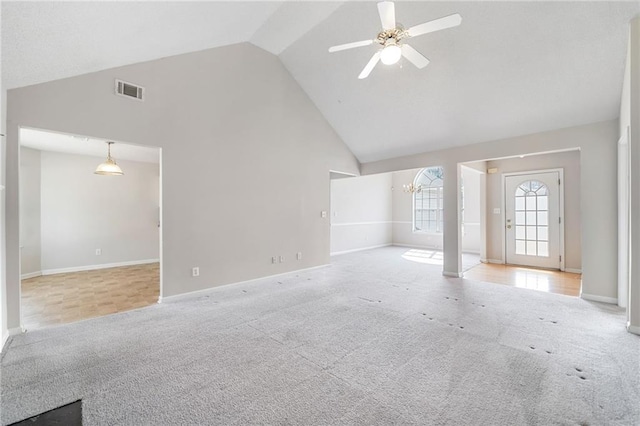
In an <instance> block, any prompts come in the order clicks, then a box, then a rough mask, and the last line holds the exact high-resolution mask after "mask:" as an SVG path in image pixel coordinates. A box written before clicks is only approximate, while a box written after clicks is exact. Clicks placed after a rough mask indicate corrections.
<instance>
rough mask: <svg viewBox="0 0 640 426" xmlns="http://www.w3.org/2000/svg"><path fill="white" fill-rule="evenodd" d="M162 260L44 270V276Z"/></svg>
mask: <svg viewBox="0 0 640 426" xmlns="http://www.w3.org/2000/svg"><path fill="white" fill-rule="evenodd" d="M158 262H160V259H145V260H131V261H127V262H116V263H103V264H101V265H87V266H74V267H71V268H59V269H43V270H42V275H55V274H66V273H69V272H82V271H93V270H96V269H107V268H118V267H120V266H134V265H146V264H148V263H158Z"/></svg>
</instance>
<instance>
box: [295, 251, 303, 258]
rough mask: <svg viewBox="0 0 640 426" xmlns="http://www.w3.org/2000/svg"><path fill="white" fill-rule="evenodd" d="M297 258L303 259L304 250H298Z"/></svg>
mask: <svg viewBox="0 0 640 426" xmlns="http://www.w3.org/2000/svg"><path fill="white" fill-rule="evenodd" d="M296 258H297V259H298V260H302V252H301V251H299V252H298V254H297V255H296Z"/></svg>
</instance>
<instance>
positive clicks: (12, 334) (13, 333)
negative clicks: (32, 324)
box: [8, 327, 24, 336]
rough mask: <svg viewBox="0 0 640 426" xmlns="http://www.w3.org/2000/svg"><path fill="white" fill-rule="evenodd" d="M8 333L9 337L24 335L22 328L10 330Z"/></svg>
mask: <svg viewBox="0 0 640 426" xmlns="http://www.w3.org/2000/svg"><path fill="white" fill-rule="evenodd" d="M8 331H9V336H17V335H18V334H22V333H24V329H23V328H22V327H14V328H10V329H9V330H8Z"/></svg>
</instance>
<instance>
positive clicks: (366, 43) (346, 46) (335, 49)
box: [329, 40, 373, 53]
mask: <svg viewBox="0 0 640 426" xmlns="http://www.w3.org/2000/svg"><path fill="white" fill-rule="evenodd" d="M372 43H373V40H363V41H354V42H353V43H347V44H340V45H338V46H332V47H330V48H329V52H330V53H333V52H339V51H341V50H347V49H353V48H355V47H362V46H369V45H370V44H372Z"/></svg>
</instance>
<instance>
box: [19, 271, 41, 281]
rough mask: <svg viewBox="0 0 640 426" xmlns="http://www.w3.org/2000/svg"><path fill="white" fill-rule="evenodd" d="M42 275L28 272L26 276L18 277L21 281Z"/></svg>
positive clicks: (37, 272) (39, 272)
mask: <svg viewBox="0 0 640 426" xmlns="http://www.w3.org/2000/svg"><path fill="white" fill-rule="evenodd" d="M41 275H42V271H36V272H29V273H28V274H22V275H20V279H21V280H28V279H29V278H35V277H39V276H41Z"/></svg>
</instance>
